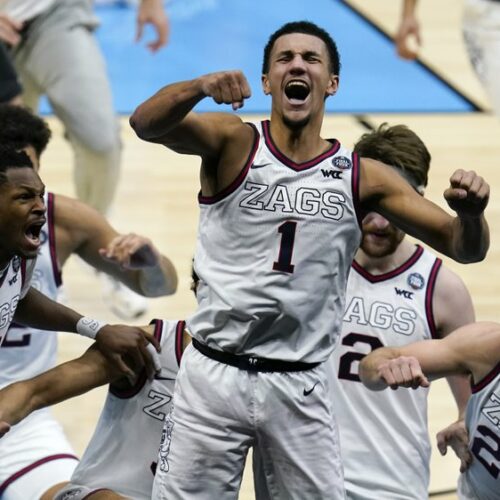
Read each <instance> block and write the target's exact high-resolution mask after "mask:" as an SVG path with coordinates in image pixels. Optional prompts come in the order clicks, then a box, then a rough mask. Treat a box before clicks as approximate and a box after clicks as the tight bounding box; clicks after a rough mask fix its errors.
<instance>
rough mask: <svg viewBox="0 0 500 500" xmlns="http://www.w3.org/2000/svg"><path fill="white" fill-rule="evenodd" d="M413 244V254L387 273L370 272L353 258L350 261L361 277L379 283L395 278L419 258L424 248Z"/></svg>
mask: <svg viewBox="0 0 500 500" xmlns="http://www.w3.org/2000/svg"><path fill="white" fill-rule="evenodd" d="M415 246H416V247H417V248H416V249H415V252H413V255H412V256H411V257H410V258H409V259H408V260H407V261H406V262H404V263H403V264H401V265H400V266H399V267H397V268H396V269H393V270H392V271H389V272H388V273H384V274H371V273H369V272H368V271H367V270H366V269H365V268H364V267H362V266H361V265H360V264H358V263H357V262H356V261H355V260H353V261H352V267H353V269H354V270H355V271H357V272H358V273H359V274H360V275H361V276H363V278H365V279H366V280H368V281H369V282H370V283H380V282H381V281H385V280H390V279H391V278H395V277H396V276H399V275H400V274H402V273H404V272H405V271H407V270H408V269H409V268H410V267H411V266H413V264H415V262H417V260H418V259H420V257H421V256H422V254H423V252H424V249H423V248H422V247H421V246H420V245H415Z"/></svg>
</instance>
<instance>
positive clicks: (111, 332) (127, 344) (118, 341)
mask: <svg viewBox="0 0 500 500" xmlns="http://www.w3.org/2000/svg"><path fill="white" fill-rule="evenodd" d="M96 341H97V345H98V347H99V349H100V350H101V352H102V353H103V354H104V355H105V356H106V357H107V358H108V359H109V360H110V361H112V362H113V363H114V365H115V366H116V367H117V369H118V370H119V371H120V372H121V373H123V375H125V376H127V377H129V378H130V379H132V378H134V376H135V375H134V371H133V370H132V369H131V368H130V367H129V366H128V365H127V363H125V361H124V359H123V358H124V357H125V356H126V357H128V358H130V359H131V360H132V361H133V363H134V367H139V368H142V367H144V368H145V369H146V373H147V375H148V378H150V379H152V378H153V377H154V375H155V373H158V372H159V371H160V370H161V363H160V360H159V357H158V352H160V344H159V342H158V340H156V338H155V337H154V336H153V335H150V334H149V333H146V332H145V331H144V330H142V329H141V328H138V327H135V326H125V325H106V326H104V327H102V328H101V329H100V330H99V331H98V332H97V336H96Z"/></svg>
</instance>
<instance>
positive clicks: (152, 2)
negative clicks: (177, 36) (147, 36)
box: [135, 0, 170, 52]
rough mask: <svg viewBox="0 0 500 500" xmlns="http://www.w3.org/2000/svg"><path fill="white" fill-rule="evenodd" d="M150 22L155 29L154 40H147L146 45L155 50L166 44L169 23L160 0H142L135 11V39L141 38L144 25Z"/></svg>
mask: <svg viewBox="0 0 500 500" xmlns="http://www.w3.org/2000/svg"><path fill="white" fill-rule="evenodd" d="M146 24H152V25H153V26H154V29H155V31H156V40H154V41H152V42H149V43H148V44H147V47H148V48H149V50H151V52H156V51H157V50H158V49H161V47H163V46H164V45H166V44H167V42H168V39H169V35H170V25H169V21H168V17H167V15H166V14H165V10H164V9H163V5H162V2H161V0H142V1H141V4H140V5H139V9H138V11H137V31H136V35H135V41H136V42H138V41H139V40H141V38H142V34H143V31H144V26H145V25H146Z"/></svg>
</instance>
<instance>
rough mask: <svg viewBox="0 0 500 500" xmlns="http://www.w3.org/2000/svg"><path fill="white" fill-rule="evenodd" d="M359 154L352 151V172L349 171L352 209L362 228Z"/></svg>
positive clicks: (362, 214)
mask: <svg viewBox="0 0 500 500" xmlns="http://www.w3.org/2000/svg"><path fill="white" fill-rule="evenodd" d="M359 177H360V168H359V155H358V153H354V152H353V153H352V173H351V191H352V202H353V204H354V211H355V213H356V219H357V221H358V226H359V228H360V229H362V228H363V218H364V216H365V214H364V213H363V210H362V208H361V201H360V199H359Z"/></svg>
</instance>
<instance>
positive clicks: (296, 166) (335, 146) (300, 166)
mask: <svg viewBox="0 0 500 500" xmlns="http://www.w3.org/2000/svg"><path fill="white" fill-rule="evenodd" d="M269 126H270V121H269V120H264V121H263V122H262V131H263V132H264V140H265V141H266V145H267V147H268V149H269V151H271V153H272V154H273V156H274V157H275V158H276V159H277V160H279V161H280V162H281V163H283V164H284V165H285V166H287V167H289V168H291V169H292V170H295V171H296V172H301V171H303V170H307V169H308V168H311V167H314V166H315V165H317V164H318V163H321V162H322V161H323V160H326V158H328V157H330V156H333V155H334V154H335V153H336V152H337V151H338V150H339V149H340V143H339V141H337V139H329V142H331V143H332V145H331V147H330V148H328V150H327V151H325V152H324V153H321V154H320V155H318V156H316V157H315V158H313V159H312V160H308V161H305V162H302V163H296V162H294V161H293V160H291V159H290V158H288V156H286V155H284V154H283V153H282V152H281V151H280V150H279V149H278V147H277V146H276V144H275V143H274V141H273V138H272V137H271V132H270V130H269Z"/></svg>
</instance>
